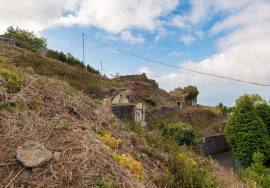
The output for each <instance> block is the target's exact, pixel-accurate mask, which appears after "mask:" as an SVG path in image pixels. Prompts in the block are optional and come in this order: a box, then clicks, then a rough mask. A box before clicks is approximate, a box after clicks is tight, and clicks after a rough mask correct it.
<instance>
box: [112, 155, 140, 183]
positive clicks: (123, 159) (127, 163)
mask: <svg viewBox="0 0 270 188" xmlns="http://www.w3.org/2000/svg"><path fill="white" fill-rule="evenodd" d="M112 156H113V158H114V159H115V160H116V161H117V162H118V163H119V164H121V165H123V166H124V167H126V168H128V169H129V170H130V171H131V173H132V174H133V175H134V178H135V179H143V174H142V169H143V166H142V164H141V163H140V162H139V161H137V160H135V159H134V158H133V157H132V156H131V155H130V154H118V153H115V152H114V153H113V154H112Z"/></svg>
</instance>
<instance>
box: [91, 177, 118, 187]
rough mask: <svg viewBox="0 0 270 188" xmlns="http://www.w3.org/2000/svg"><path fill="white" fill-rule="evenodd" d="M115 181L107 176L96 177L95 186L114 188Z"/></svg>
mask: <svg viewBox="0 0 270 188" xmlns="http://www.w3.org/2000/svg"><path fill="white" fill-rule="evenodd" d="M116 187H118V186H117V183H116V182H115V181H113V180H111V179H109V178H104V177H101V178H98V179H97V182H96V186H95V188H116Z"/></svg>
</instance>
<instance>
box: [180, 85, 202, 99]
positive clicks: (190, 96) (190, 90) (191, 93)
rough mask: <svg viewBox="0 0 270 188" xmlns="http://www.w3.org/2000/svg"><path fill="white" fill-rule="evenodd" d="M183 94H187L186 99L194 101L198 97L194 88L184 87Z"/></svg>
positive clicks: (197, 92) (196, 89)
mask: <svg viewBox="0 0 270 188" xmlns="http://www.w3.org/2000/svg"><path fill="white" fill-rule="evenodd" d="M183 93H184V94H187V98H188V99H195V98H197V96H198V95H199V91H198V88H197V87H196V86H187V87H184V89H183Z"/></svg>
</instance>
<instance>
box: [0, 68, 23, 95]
mask: <svg viewBox="0 0 270 188" xmlns="http://www.w3.org/2000/svg"><path fill="white" fill-rule="evenodd" d="M0 75H2V76H3V77H4V79H5V81H6V84H7V87H8V89H9V91H10V92H11V93H16V92H19V91H20V90H21V87H22V85H23V80H22V79H21V78H20V76H18V74H16V73H14V72H11V71H9V70H5V69H1V70H0Z"/></svg>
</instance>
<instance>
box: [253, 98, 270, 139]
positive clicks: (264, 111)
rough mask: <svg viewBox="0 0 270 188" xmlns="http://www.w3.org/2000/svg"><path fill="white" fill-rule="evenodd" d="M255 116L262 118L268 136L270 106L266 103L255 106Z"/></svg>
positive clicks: (269, 130)
mask: <svg viewBox="0 0 270 188" xmlns="http://www.w3.org/2000/svg"><path fill="white" fill-rule="evenodd" d="M255 109H256V112H257V114H258V115H259V116H260V117H261V118H262V120H263V122H264V124H265V125H266V127H267V130H268V135H270V106H269V105H268V104H267V103H265V102H264V103H260V104H257V105H256V106H255Z"/></svg>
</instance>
